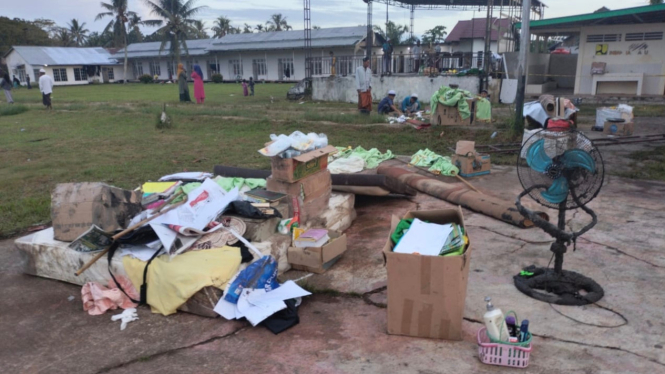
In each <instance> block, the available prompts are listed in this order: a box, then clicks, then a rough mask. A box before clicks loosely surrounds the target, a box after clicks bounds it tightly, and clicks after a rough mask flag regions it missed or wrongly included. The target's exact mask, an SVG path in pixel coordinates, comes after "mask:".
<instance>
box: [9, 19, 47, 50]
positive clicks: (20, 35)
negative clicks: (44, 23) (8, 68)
mask: <svg viewBox="0 0 665 374" xmlns="http://www.w3.org/2000/svg"><path fill="white" fill-rule="evenodd" d="M51 44H53V41H52V40H51V39H50V38H49V34H48V32H47V31H45V30H43V29H42V28H41V27H40V26H38V25H37V24H35V22H34V21H32V22H31V21H27V20H23V19H20V18H14V19H9V18H7V17H0V56H4V54H5V53H7V52H8V51H9V49H11V48H12V46H15V45H51Z"/></svg>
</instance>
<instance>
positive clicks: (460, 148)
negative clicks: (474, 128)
mask: <svg viewBox="0 0 665 374" xmlns="http://www.w3.org/2000/svg"><path fill="white" fill-rule="evenodd" d="M469 153H473V154H475V153H476V142H472V141H469V140H460V141H458V142H457V147H455V154H458V155H462V156H466V155H468V154H469Z"/></svg>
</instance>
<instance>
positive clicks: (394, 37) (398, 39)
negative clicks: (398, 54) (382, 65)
mask: <svg viewBox="0 0 665 374" xmlns="http://www.w3.org/2000/svg"><path fill="white" fill-rule="evenodd" d="M386 26H387V28H388V32H386V31H384V30H383V29H382V28H381V26H377V25H375V26H374V31H376V32H377V33H378V34H379V35H381V36H382V37H383V38H384V39H386V38H390V42H391V43H392V44H393V45H401V44H404V42H405V40H404V35H406V34H408V33H409V27H408V26H406V25H397V24H395V23H394V22H393V21H388V24H387V25H386Z"/></svg>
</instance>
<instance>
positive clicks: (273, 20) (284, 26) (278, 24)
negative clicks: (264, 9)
mask: <svg viewBox="0 0 665 374" xmlns="http://www.w3.org/2000/svg"><path fill="white" fill-rule="evenodd" d="M266 27H267V29H268V30H269V31H282V30H291V29H292V27H291V26H290V25H289V24H288V23H287V22H286V17H284V16H282V13H275V14H273V15H272V16H271V17H270V19H269V20H268V22H266Z"/></svg>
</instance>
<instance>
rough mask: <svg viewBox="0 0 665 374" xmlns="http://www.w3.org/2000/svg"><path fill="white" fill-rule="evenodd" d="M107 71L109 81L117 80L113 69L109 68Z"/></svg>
mask: <svg viewBox="0 0 665 374" xmlns="http://www.w3.org/2000/svg"><path fill="white" fill-rule="evenodd" d="M107 71H108V74H109V80H110V81H112V80H115V75H114V73H113V68H109V69H108V70H107Z"/></svg>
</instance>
